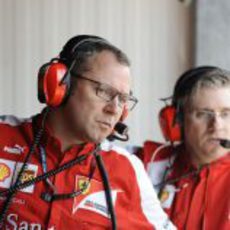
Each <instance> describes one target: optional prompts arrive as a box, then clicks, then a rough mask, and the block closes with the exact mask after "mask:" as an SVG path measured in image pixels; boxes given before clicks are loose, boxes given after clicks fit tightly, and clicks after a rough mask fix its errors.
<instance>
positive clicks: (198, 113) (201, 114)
mask: <svg viewBox="0 0 230 230" xmlns="http://www.w3.org/2000/svg"><path fill="white" fill-rule="evenodd" d="M208 115H209V113H207V112H206V111H197V112H196V117H197V118H202V117H206V116H208Z"/></svg>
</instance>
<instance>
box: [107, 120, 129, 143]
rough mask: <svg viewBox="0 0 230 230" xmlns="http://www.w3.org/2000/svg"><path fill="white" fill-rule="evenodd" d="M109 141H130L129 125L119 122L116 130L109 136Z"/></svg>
mask: <svg viewBox="0 0 230 230" xmlns="http://www.w3.org/2000/svg"><path fill="white" fill-rule="evenodd" d="M107 139H108V140H109V141H114V140H115V139H116V140H119V141H128V140H129V135H128V126H127V125H126V124H124V123H122V122H118V123H117V124H116V125H115V127H114V131H113V133H112V134H111V135H109V136H108V137H107Z"/></svg>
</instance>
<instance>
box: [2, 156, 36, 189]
mask: <svg viewBox="0 0 230 230" xmlns="http://www.w3.org/2000/svg"><path fill="white" fill-rule="evenodd" d="M22 165H23V163H20V162H19V163H18V162H15V161H11V160H6V159H0V187H1V188H10V186H12V184H13V183H15V181H16V179H17V176H18V173H19V171H20V169H21V167H22ZM37 171H38V166H37V165H34V164H27V167H26V169H25V171H24V172H23V174H22V178H21V183H23V182H26V181H28V180H31V179H33V178H34V177H36V176H37ZM20 191H22V192H27V193H32V192H33V191H34V185H31V186H28V187H26V188H24V189H21V190H20Z"/></svg>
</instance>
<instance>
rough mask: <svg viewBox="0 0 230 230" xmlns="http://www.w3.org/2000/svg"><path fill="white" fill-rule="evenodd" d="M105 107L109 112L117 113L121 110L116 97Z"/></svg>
mask: <svg viewBox="0 0 230 230" xmlns="http://www.w3.org/2000/svg"><path fill="white" fill-rule="evenodd" d="M106 107H107V110H109V111H110V112H113V113H116V112H118V111H119V110H120V109H121V107H120V102H119V97H118V95H117V96H115V97H114V98H113V99H112V100H111V101H109V102H108V104H107V106H106Z"/></svg>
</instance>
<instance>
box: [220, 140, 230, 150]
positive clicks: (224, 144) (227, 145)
mask: <svg viewBox="0 0 230 230" xmlns="http://www.w3.org/2000/svg"><path fill="white" fill-rule="evenodd" d="M220 145H221V146H222V147H224V148H226V149H229V148H230V140H227V139H221V140H220Z"/></svg>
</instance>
